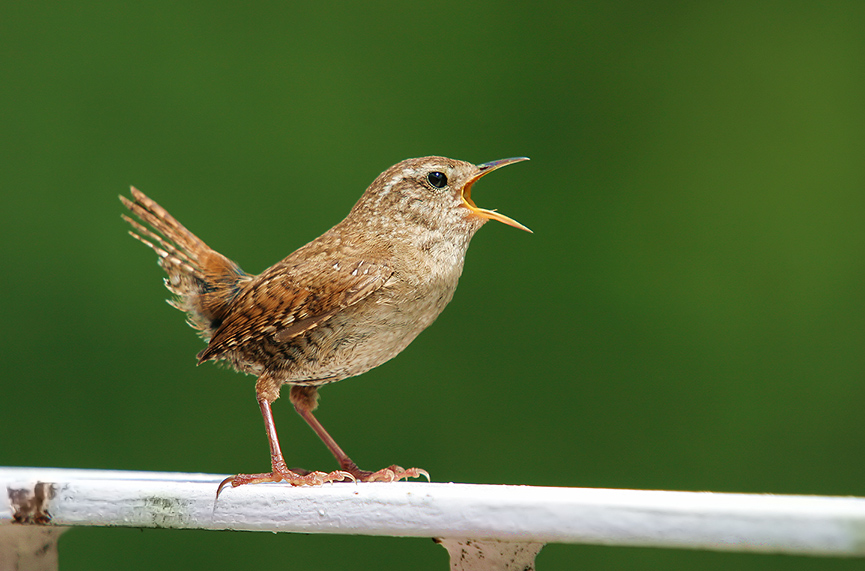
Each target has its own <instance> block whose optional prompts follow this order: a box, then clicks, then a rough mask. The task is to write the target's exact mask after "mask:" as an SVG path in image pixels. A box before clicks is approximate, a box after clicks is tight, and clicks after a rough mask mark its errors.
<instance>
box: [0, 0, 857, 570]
mask: <svg viewBox="0 0 865 571" xmlns="http://www.w3.org/2000/svg"><path fill="white" fill-rule="evenodd" d="M0 49H2V52H0V53H2V56H0V70H2V84H0V171H2V178H0V181H2V188H3V194H2V196H3V208H2V210H3V213H4V215H3V222H2V225H0V233H2V234H0V236H2V240H3V243H4V246H3V248H2V266H3V268H5V276H4V279H3V281H2V286H0V296H2V297H0V301H2V308H3V309H2V312H3V316H4V317H3V327H2V328H0V344H2V350H0V351H2V357H0V359H2V401H3V407H2V410H3V413H2V415H0V435H2V440H3V444H2V445H0V464H2V465H12V466H60V467H77V468H113V469H129V470H169V471H191V472H213V473H235V472H238V471H258V470H263V469H265V468H267V465H268V454H267V448H266V442H265V436H264V431H263V429H262V423H261V418H260V415H259V412H258V408H257V407H256V405H255V400H254V392H253V379H252V378H250V377H243V376H242V375H239V374H237V373H233V372H231V371H229V370H226V369H220V368H218V367H215V366H213V365H212V364H208V365H205V366H201V367H197V368H196V367H195V354H196V352H197V351H199V350H200V349H201V348H202V347H203V344H202V343H201V341H200V340H198V339H197V338H196V336H195V335H194V334H193V332H192V330H190V329H189V328H188V327H186V326H185V325H184V323H183V317H182V315H181V314H180V313H178V312H176V311H175V310H173V309H172V308H170V307H169V306H168V305H166V304H165V303H164V301H163V299H164V298H165V297H166V293H167V292H166V291H165V290H164V288H163V287H162V283H161V278H162V273H161V270H160V269H159V268H158V267H157V266H156V260H155V256H154V255H153V254H152V252H149V251H147V249H146V248H144V247H143V246H142V245H141V244H138V243H136V242H135V241H133V240H132V239H130V238H129V237H128V236H127V235H126V234H125V232H126V227H125V225H124V224H123V223H122V222H121V220H120V217H119V215H120V212H121V205H120V203H119V202H118V201H117V198H116V196H117V194H119V193H125V192H127V189H128V186H129V185H130V184H133V185H135V186H137V187H139V188H141V189H142V190H144V191H145V192H147V193H148V194H150V195H151V196H152V197H154V198H155V199H157V200H158V201H160V202H161V203H162V204H163V205H164V206H165V207H166V208H168V209H169V210H170V211H171V212H172V213H173V214H174V215H175V216H176V217H177V218H178V219H180V220H181V221H182V222H183V223H184V224H186V225H187V226H188V227H189V228H190V229H192V230H193V231H194V232H196V233H197V234H199V235H200V236H201V237H202V238H203V239H204V240H206V241H207V242H208V243H209V244H210V245H211V246H213V247H214V248H216V249H218V250H219V251H221V252H223V253H225V254H226V255H228V256H229V257H231V258H233V259H235V260H237V261H238V262H239V263H240V264H241V265H242V267H243V268H244V269H245V270H247V271H249V272H259V271H261V270H263V269H264V268H265V267H267V266H268V265H270V264H272V263H274V262H276V261H277V260H279V259H280V258H282V257H283V256H285V255H287V254H288V253H289V252H291V251H292V250H293V249H295V248H296V247H298V246H300V245H302V244H303V243H305V242H306V241H307V240H309V239H311V238H313V237H315V236H317V235H319V234H320V233H321V232H323V231H324V230H326V229H327V228H328V227H330V226H331V225H332V224H334V223H336V222H337V221H339V220H340V219H341V218H342V217H343V216H344V215H345V214H346V213H347V212H348V210H349V208H350V207H351V206H352V205H353V204H354V201H355V200H356V199H357V198H358V197H359V196H360V194H361V193H362V192H363V190H364V188H366V186H367V185H368V184H369V183H370V182H371V181H372V180H373V179H374V178H375V177H376V176H377V175H378V174H379V173H380V172H381V171H382V170H384V169H385V168H387V167H388V166H390V165H391V164H394V163H396V162H398V161H399V160H401V159H404V158H407V157H414V156H420V155H427V154H442V155H446V156H451V157H455V158H460V159H465V160H469V161H473V162H476V163H477V162H483V161H488V160H493V159H498V158H502V157H508V156H515V155H528V156H530V157H531V158H532V162H530V163H524V164H520V165H516V166H512V167H508V168H507V169H505V170H502V171H500V172H498V173H496V174H495V175H493V176H491V177H489V178H487V179H484V181H483V182H482V183H481V184H479V185H478V186H477V188H476V189H475V192H474V198H475V199H476V201H477V202H478V204H479V205H480V206H485V207H487V208H500V209H501V210H502V212H504V213H506V214H508V215H511V216H513V217H514V218H516V219H517V220H520V221H521V222H523V223H525V224H526V225H528V226H529V227H531V228H532V229H533V230H534V231H535V234H534V235H528V234H525V233H523V232H519V231H517V230H514V229H512V228H508V227H506V226H504V225H501V224H496V223H490V224H488V225H487V226H486V227H484V228H483V230H481V232H479V234H478V235H477V236H476V237H475V239H474V241H473V244H472V247H471V248H470V250H469V254H468V258H467V261H466V268H465V272H464V274H463V278H462V281H461V285H460V288H459V291H458V292H457V295H456V297H455V299H454V301H453V302H452V303H451V305H450V306H449V307H448V309H447V310H446V311H445V313H444V314H443V315H442V316H441V318H440V319H439V320H438V321H437V322H436V324H435V325H434V326H433V327H431V328H430V329H429V330H428V331H427V332H425V333H424V334H423V335H421V336H420V337H419V338H418V340H417V341H415V342H414V343H413V344H412V345H411V346H410V347H409V348H408V349H407V350H406V351H405V352H404V353H403V354H402V355H400V357H399V358H397V359H395V360H394V361H392V362H390V363H387V364H386V365H384V366H382V367H380V368H378V369H376V370H374V371H372V372H370V373H368V374H366V375H363V376H362V377H361V378H356V379H351V380H347V381H345V382H342V383H339V384H338V385H335V386H332V387H327V388H325V389H324V390H323V391H322V397H323V398H322V407H321V408H320V409H319V413H320V414H319V418H320V419H321V420H322V422H323V423H324V424H325V426H327V427H328V428H329V429H330V431H331V432H332V434H333V435H334V436H335V438H336V439H337V440H338V441H339V442H340V443H341V444H342V446H343V447H344V448H345V449H346V450H347V451H348V452H349V453H350V454H351V455H352V456H353V457H354V459H355V460H357V461H358V463H360V464H361V465H362V466H365V467H373V468H375V467H381V466H384V465H387V464H390V463H392V462H399V463H401V464H403V465H418V466H422V467H424V468H426V469H428V470H429V471H430V473H431V474H432V475H433V479H434V480H435V481H459V482H479V483H509V484H531V485H542V486H597V487H627V488H648V489H674V490H717V491H736V492H772V493H794V494H837V495H865V477H863V473H865V455H863V453H862V442H863V440H865V415H863V402H865V383H863V381H865V351H863V347H865V160H863V158H865V3H862V2H858V1H857V2H846V3H845V2H831V3H816V2H815V3H806V2H780V1H779V2H734V3H720V2H717V3H708V2H706V3H700V2H654V3H646V2H615V3H611V2H573V1H571V2H560V3H556V2H549V1H544V2H536V3H529V2H511V3H507V4H498V3H494V2H486V1H483V0H472V1H469V2H452V1H444V2H438V3H434V4H422V3H418V4H403V3H386V2H364V3H357V4H354V5H348V4H343V3H336V2H335V3H328V2H319V3H288V2H283V3H279V2H258V3H245V4H242V5H241V4H240V3H233V2H210V3H185V4H178V3H175V2H164V1H155V2H148V3H146V4H145V3H140V4H138V5H133V4H131V3H128V4H125V5H121V4H120V3H102V2H90V1H87V0H80V1H78V2H75V3H65V4H63V5H60V4H59V3H41V2H26V3H24V2H22V3H12V2H7V3H4V5H3V7H2V9H0ZM274 410H275V414H276V417H277V425H278V427H279V429H280V431H281V435H282V440H283V447H284V449H285V450H286V451H287V456H288V460H289V463H290V464H295V465H303V466H307V467H314V468H323V469H330V468H333V467H335V466H334V464H333V461H332V459H331V458H330V456H329V455H328V453H327V451H326V450H325V449H324V447H323V446H322V445H321V443H320V442H319V441H318V440H317V439H316V438H315V436H314V435H313V434H312V432H311V431H310V430H309V429H308V428H307V427H306V426H305V425H304V424H303V423H302V421H301V420H300V419H299V418H298V417H297V416H296V415H295V414H294V412H293V410H292V409H291V406H290V405H289V403H288V402H287V400H283V401H280V402H278V403H277V404H276V405H275V407H274ZM120 561H122V566H123V568H125V569H153V568H156V567H165V566H166V565H167V566H168V567H169V568H187V569H226V568H244V569H251V568H253V567H261V566H271V567H273V566H278V567H284V568H288V567H292V568H298V569H299V568H302V569H306V570H315V569H333V568H336V567H338V566H339V567H342V568H346V567H351V568H357V569H370V568H386V567H391V568H392V567H399V568H406V567H409V568H413V569H431V570H432V569H435V570H442V569H446V568H447V557H446V553H445V551H444V550H443V549H442V548H441V547H437V546H435V545H433V543H432V542H431V541H429V540H421V539H389V538H367V537H341V536H302V535H290V534H281V535H278V536H274V535H271V534H257V533H213V532H171V531H165V530H144V531H141V530H129V529H75V530H73V531H71V532H69V533H68V534H67V535H66V536H64V538H63V539H62V541H61V565H62V568H63V569H64V570H66V571H70V570H74V569H94V568H103V569H108V568H117V567H118V565H119V563H118V562H120ZM538 565H539V568H540V569H542V570H552V569H574V568H581V569H582V568H585V569H654V568H664V569H694V568H700V569H729V568H731V567H733V566H735V567H736V568H737V569H852V568H854V567H856V568H861V561H836V560H832V561H827V560H821V559H811V558H793V557H783V556H766V555H736V554H718V553H700V552H688V551H676V550H660V549H632V548H609V547H596V546H574V545H550V546H547V547H546V548H545V549H544V551H543V552H542V553H541V555H540V556H539V558H538Z"/></svg>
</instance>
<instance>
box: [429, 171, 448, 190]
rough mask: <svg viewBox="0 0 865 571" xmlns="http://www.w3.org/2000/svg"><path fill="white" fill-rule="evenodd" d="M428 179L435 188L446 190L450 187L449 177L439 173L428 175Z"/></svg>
mask: <svg viewBox="0 0 865 571" xmlns="http://www.w3.org/2000/svg"><path fill="white" fill-rule="evenodd" d="M426 179H427V182H429V183H430V184H431V185H433V186H434V187H435V188H444V187H446V186H447V185H448V177H446V176H445V175H444V173H441V172H438V171H435V172H431V173H429V174H428V175H426Z"/></svg>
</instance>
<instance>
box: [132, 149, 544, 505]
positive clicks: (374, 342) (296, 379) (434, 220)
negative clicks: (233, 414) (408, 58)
mask: <svg viewBox="0 0 865 571" xmlns="http://www.w3.org/2000/svg"><path fill="white" fill-rule="evenodd" d="M525 160H528V159H527V158H525V157H517V158H510V159H502V160H499V161H493V162H489V163H483V164H480V165H474V164H471V163H467V162H463V161H457V160H453V159H448V158H445V157H422V158H416V159H408V160H405V161H402V162H400V163H398V164H396V165H394V166H392V167H391V168H389V169H387V170H386V171H384V172H383V173H382V174H381V175H379V176H378V178H376V179H375V181H373V183H372V184H371V185H370V186H369V188H367V189H366V192H364V193H363V196H361V197H360V200H358V202H357V203H356V204H355V205H354V207H353V208H352V209H351V212H349V214H348V216H346V218H345V219H344V220H343V221H342V222H340V223H339V224H337V225H336V226H334V227H333V228H331V229H330V230H328V231H327V232H325V233H324V234H322V235H321V236H319V237H318V238H316V239H315V240H313V241H312V242H310V243H308V244H306V245H305V246H303V247H301V248H300V249H298V250H297V251H295V252H294V253H292V254H290V255H289V256H288V257H287V258H285V259H284V260H282V261H281V262H277V263H276V264H274V265H273V266H271V267H270V268H268V269H266V270H264V271H263V272H262V273H260V274H258V275H252V274H248V273H246V272H244V271H243V270H241V269H240V266H238V265H237V264H236V263H234V262H233V261H231V260H229V259H228V258H226V257H225V256H223V255H222V254H220V253H218V252H216V251H215V250H213V249H211V248H210V247H208V246H207V244H205V243H204V242H202V241H201V240H200V239H199V238H198V237H197V236H195V235H194V234H192V233H191V232H190V231H189V230H187V229H186V228H185V227H183V226H182V225H181V224H180V223H179V222H178V221H177V220H175V219H174V218H173V217H172V216H171V215H170V214H169V213H168V212H167V211H166V210H165V209H164V208H162V207H161V206H159V204H157V203H156V202H155V201H153V200H152V199H150V198H148V197H147V196H146V195H145V194H144V193H142V192H141V191H139V190H137V189H135V188H132V199H131V200H130V199H129V198H126V197H124V196H121V197H120V200H121V201H122V202H123V204H124V205H125V206H126V207H127V208H128V209H129V210H130V211H131V212H132V213H133V214H135V216H136V217H137V218H138V219H140V221H141V222H138V221H136V220H133V219H132V218H130V217H128V216H126V215H123V219H124V220H126V221H127V222H128V223H129V224H131V225H132V228H133V230H131V231H130V234H131V235H132V236H133V237H135V238H137V239H138V240H140V241H141V242H143V243H144V244H146V245H147V246H149V247H151V248H152V249H153V250H154V251H155V252H156V254H157V255H158V256H159V265H160V266H162V268H163V269H164V270H165V272H166V273H167V274H168V277H167V278H166V279H165V285H166V287H167V288H168V289H169V291H171V293H172V294H174V296H175V298H174V299H172V300H171V301H170V303H171V305H173V306H174V307H176V308H177V309H179V310H181V311H183V312H185V313H186V316H187V322H188V323H189V324H190V325H191V326H192V327H194V328H195V329H196V330H198V332H199V335H200V336H201V337H202V338H203V339H204V340H205V341H206V342H207V347H206V348H205V349H204V350H203V351H201V352H200V353H199V354H198V362H199V363H203V362H205V361H210V360H216V361H224V362H226V363H228V364H229V365H230V366H232V367H233V368H234V369H236V370H238V371H240V372H243V373H247V374H250V375H255V376H256V377H257V381H256V383H255V392H256V397H257V400H258V405H259V408H260V409H261V414H262V416H263V417H264V425H265V429H266V431H267V438H268V441H269V443H270V458H271V472H270V473H264V474H238V475H236V476H232V477H229V478H227V479H225V480H224V481H223V482H222V483H221V484H220V485H219V487H218V489H217V497H218V496H219V493H220V492H221V491H222V490H223V488H224V487H226V486H227V485H229V484H230V485H231V486H232V487H236V486H240V485H243V484H252V483H258V482H280V481H284V482H287V483H289V484H291V485H294V486H302V485H318V484H322V483H324V482H333V481H341V480H360V481H364V482H371V481H393V480H400V479H402V478H409V477H412V478H417V477H419V476H420V475H424V476H426V478H427V479H429V474H428V473H427V472H426V471H425V470H422V469H419V468H410V469H403V468H401V467H400V466H396V465H393V466H389V467H387V468H384V469H381V470H378V471H374V472H370V471H366V470H361V469H360V468H358V467H357V465H356V464H355V463H354V462H353V461H352V460H351V458H349V457H348V455H347V454H346V453H345V452H343V450H342V449H341V448H340V447H339V446H338V445H337V443H336V441H334V439H333V438H332V437H331V436H330V435H329V434H328V433H327V431H326V430H325V429H324V427H322V425H321V423H319V421H318V420H317V419H316V418H315V416H313V414H312V413H313V411H314V410H315V409H316V407H317V405H318V387H320V386H322V385H326V384H328V383H334V382H336V381H341V380H343V379H346V378H348V377H353V376H356V375H360V374H362V373H365V372H366V371H369V370H370V369H372V368H374V367H377V366H379V365H381V364H382V363H384V362H385V361H388V360H389V359H392V358H393V357H395V356H396V355H397V354H398V353H399V352H400V351H402V350H403V349H405V348H406V346H407V345H408V344H409V343H411V341H412V340H413V339H414V338H415V337H416V336H417V335H418V334H419V333H420V332H421V331H423V330H424V329H425V328H426V327H428V326H429V325H430V324H431V323H432V322H433V321H434V320H435V319H436V317H438V315H439V314H440V313H441V312H442V310H443V309H444V308H445V306H446V305H447V304H448V302H450V300H451V298H452V297H453V295H454V290H455V289H456V287H457V281H458V280H459V277H460V274H461V273H462V269H463V261H464V259H465V255H466V249H467V248H468V246H469V241H470V240H471V238H472V236H473V235H474V233H475V232H476V231H477V230H478V229H479V228H480V227H481V226H483V225H484V223H485V222H486V221H487V220H498V221H499V222H503V223H505V224H508V225H510V226H514V227H516V228H519V229H521V230H526V231H528V232H531V230H529V229H528V228H526V227H525V226H523V225H522V224H520V223H519V222H516V221H515V220H512V219H510V218H508V217H507V216H504V215H502V214H499V213H498V212H496V211H493V210H485V209H483V208H478V207H477V206H476V205H475V203H474V201H473V200H472V198H471V190H472V185H473V184H474V183H475V182H477V180H478V179H480V178H481V177H482V176H484V175H486V174H487V173H490V172H492V171H494V170H496V169H498V168H500V167H503V166H505V165H509V164H513V163H516V162H520V161H525ZM148 226H149V227H148ZM285 384H287V385H291V389H290V391H289V399H290V400H291V403H292V404H293V405H294V408H295V410H296V411H297V413H298V414H300V416H301V417H302V418H303V419H304V420H305V421H306V422H307V423H308V424H309V425H310V426H311V427H312V429H313V430H314V431H315V433H316V434H318V436H319V437H320V438H321V439H322V441H323V442H324V444H325V445H326V446H327V448H328V449H329V450H330V452H331V453H332V454H333V455H334V457H336V459H337V461H338V462H339V468H340V469H339V470H336V471H332V472H329V473H325V472H319V471H314V472H308V471H306V470H298V469H294V470H290V469H289V468H288V467H287V465H286V463H285V460H284V458H283V455H282V451H281V449H280V446H279V440H278V438H277V434H276V426H275V425H274V421H273V415H272V413H271V404H272V403H273V402H274V401H275V400H276V399H277V398H279V391H280V388H281V387H282V385H285Z"/></svg>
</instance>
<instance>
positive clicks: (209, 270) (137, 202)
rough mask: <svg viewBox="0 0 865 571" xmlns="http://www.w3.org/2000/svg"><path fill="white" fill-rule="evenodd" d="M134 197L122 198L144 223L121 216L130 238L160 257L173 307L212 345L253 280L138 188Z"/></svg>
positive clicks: (134, 189) (133, 189)
mask: <svg viewBox="0 0 865 571" xmlns="http://www.w3.org/2000/svg"><path fill="white" fill-rule="evenodd" d="M132 198H133V199H134V200H130V199H128V198H126V197H125V196H121V197H120V201H121V202H122V203H123V205H124V206H126V208H128V209H129V210H130V211H131V212H132V213H133V214H134V215H135V216H137V217H138V218H139V219H140V220H141V222H143V223H144V224H142V223H141V222H138V221H136V220H134V219H133V218H130V217H129V216H126V215H125V214H123V215H121V216H122V218H123V219H124V220H125V221H126V222H128V223H129V225H130V226H132V230H130V231H129V233H130V234H131V235H132V236H133V237H134V238H135V239H137V240H139V241H141V242H142V243H144V244H145V245H147V246H148V247H150V248H151V249H153V251H154V252H156V255H157V256H159V265H160V266H162V268H163V269H164V270H165V272H166V273H167V274H168V277H167V278H166V279H165V287H167V288H168V290H169V291H170V292H171V293H173V294H174V295H175V296H177V297H176V299H173V300H170V301H169V303H170V304H171V305H172V306H173V307H176V308H177V309H179V310H181V311H184V312H186V316H187V319H186V321H187V323H189V324H190V325H191V326H192V327H194V328H195V329H197V330H198V331H199V333H200V335H201V336H202V337H203V338H204V339H205V340H210V337H211V336H212V335H213V333H214V332H215V331H216V329H217V328H218V327H219V325H220V324H221V323H222V320H223V318H224V317H225V314H226V313H227V311H228V308H229V306H230V304H231V301H232V300H233V299H234V298H235V297H236V296H237V293H238V292H239V291H240V290H241V288H242V286H243V284H245V283H247V282H248V281H249V280H250V279H251V278H252V276H250V275H248V274H246V273H244V271H243V270H241V269H240V267H239V266H238V265H237V264H235V263H234V262H232V261H231V260H229V259H228V258H226V257H225V256H223V255H222V254H220V253H219V252H217V251H215V250H213V249H212V248H210V247H209V246H208V245H207V244H205V243H204V242H203V241H202V240H201V239H200V238H198V236H196V235H195V234H193V233H192V232H190V231H189V230H187V229H186V228H185V227H184V226H183V225H182V224H181V223H180V222H178V221H177V220H176V219H175V218H174V217H173V216H171V215H170V214H169V213H168V211H166V210H165V209H164V208H162V207H161V206H159V204H157V203H156V202H155V201H154V200H152V199H151V198H149V197H148V196H147V195H145V194H144V193H143V192H141V191H140V190H138V189H136V188H134V187H133V188H132ZM145 224H147V225H148V226H150V227H149V228H148V227H147V226H145Z"/></svg>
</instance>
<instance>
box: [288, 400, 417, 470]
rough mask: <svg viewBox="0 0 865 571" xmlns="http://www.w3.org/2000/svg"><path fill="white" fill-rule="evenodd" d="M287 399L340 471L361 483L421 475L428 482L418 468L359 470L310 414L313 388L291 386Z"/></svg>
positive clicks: (314, 405) (313, 407) (316, 403)
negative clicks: (321, 443)
mask: <svg viewBox="0 0 865 571" xmlns="http://www.w3.org/2000/svg"><path fill="white" fill-rule="evenodd" d="M289 399H290V400H291V404H293V405H294V410H296V411H297V414H299V415H300V417H301V418H303V420H305V421H306V423H307V424H309V426H310V427H311V428H312V430H313V431H315V433H316V434H318V437H319V438H321V441H322V442H324V445H325V446H327V449H328V450H330V453H331V454H333V456H334V458H336V460H337V462H339V467H340V469H341V470H343V471H344V472H348V473H349V474H351V475H352V476H353V478H356V479H358V480H360V481H361V482H375V481H384V482H393V481H394V480H402V479H403V478H419V477H420V476H421V475H423V476H426V479H427V481H429V479H430V477H429V473H428V472H427V471H426V470H422V469H420V468H409V469H407V470H406V469H405V468H403V467H401V466H397V465H396V464H394V465H392V466H388V467H387V468H383V469H381V470H378V471H377V472H369V471H367V470H361V469H360V468H358V467H357V464H355V463H354V461H353V460H352V459H351V458H349V457H348V454H346V453H345V452H343V450H342V448H340V447H339V444H337V443H336V441H335V440H334V439H333V437H332V436H331V435H330V434H328V433H327V430H325V429H324V427H323V426H322V425H321V423H320V422H319V421H318V419H317V418H315V416H314V415H313V414H312V411H313V410H315V409H316V407H317V406H318V391H317V390H316V388H315V387H301V386H293V387H291V392H290V393H289Z"/></svg>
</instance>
